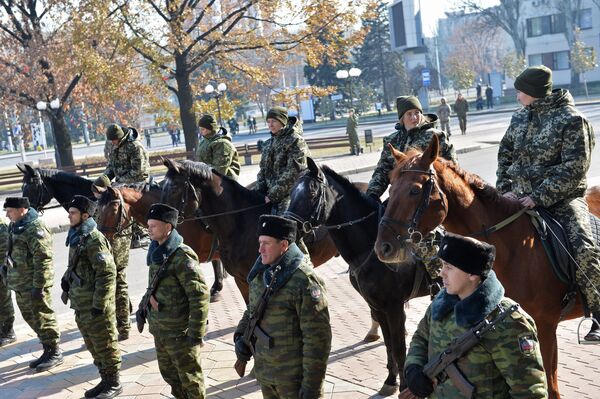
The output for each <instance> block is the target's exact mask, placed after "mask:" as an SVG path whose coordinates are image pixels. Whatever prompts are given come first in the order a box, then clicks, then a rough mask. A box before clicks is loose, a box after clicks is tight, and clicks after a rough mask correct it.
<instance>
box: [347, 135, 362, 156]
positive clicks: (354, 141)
mask: <svg viewBox="0 0 600 399" xmlns="http://www.w3.org/2000/svg"><path fill="white" fill-rule="evenodd" d="M348 141H349V142H350V151H354V150H355V149H356V147H358V148H359V149H360V140H359V139H358V134H357V133H356V132H350V133H349V134H348Z"/></svg>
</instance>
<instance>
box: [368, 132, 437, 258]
mask: <svg viewBox="0 0 600 399" xmlns="http://www.w3.org/2000/svg"><path fill="white" fill-rule="evenodd" d="M390 150H391V152H392V155H393V156H394V159H395V160H396V167H395V168H394V170H393V171H392V173H391V174H390V182H391V186H390V191H389V199H388V205H387V208H386V210H385V213H384V216H383V217H382V219H381V221H380V224H379V231H378V234H377V241H376V242H375V253H376V254H377V256H378V257H379V259H380V260H381V261H382V262H386V263H392V262H404V261H407V260H409V258H410V257H411V256H412V255H411V254H412V249H414V247H415V246H418V245H424V242H423V237H424V236H425V235H426V234H428V233H429V232H431V231H432V230H433V229H435V228H436V227H437V226H439V225H440V224H441V223H442V222H443V221H444V219H445V218H446V215H447V213H448V201H447V198H446V195H445V194H444V193H443V192H442V190H441V189H440V187H439V184H438V180H437V179H438V176H437V172H436V170H435V168H434V166H435V161H436V160H437V158H438V152H439V141H438V138H437V136H436V135H433V137H432V138H431V142H430V143H429V146H428V147H427V149H426V150H425V151H424V152H423V153H419V152H417V151H411V152H409V153H407V154H404V153H402V152H400V151H397V150H396V149H395V148H394V147H393V146H391V145H390Z"/></svg>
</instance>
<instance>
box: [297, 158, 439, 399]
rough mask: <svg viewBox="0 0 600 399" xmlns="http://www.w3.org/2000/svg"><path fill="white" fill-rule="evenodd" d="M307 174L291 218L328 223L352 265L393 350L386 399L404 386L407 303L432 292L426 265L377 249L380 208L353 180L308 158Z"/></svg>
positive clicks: (310, 224)
mask: <svg viewBox="0 0 600 399" xmlns="http://www.w3.org/2000/svg"><path fill="white" fill-rule="evenodd" d="M308 167H309V168H308V170H307V171H305V172H304V173H303V174H302V175H301V176H300V178H299V179H298V181H296V183H295V185H294V188H293V189H292V195H291V204H290V207H289V208H288V212H287V216H288V217H290V218H293V219H295V220H296V221H298V222H299V223H300V225H301V226H302V230H303V231H309V230H310V229H312V228H314V227H316V226H319V225H326V226H327V227H328V228H329V234H331V237H332V238H333V241H334V242H335V245H336V247H337V248H338V250H339V251H340V254H341V255H342V257H343V258H344V260H345V261H346V262H347V263H348V265H349V267H350V282H351V283H352V285H353V286H354V288H355V289H356V290H357V291H358V292H359V293H360V294H361V295H362V297H363V298H364V299H365V301H366V302H367V304H368V305H369V308H370V309H371V317H372V318H373V319H374V320H375V321H378V322H379V323H380V325H381V330H382V332H383V339H384V342H385V346H386V350H387V369H388V377H387V379H386V380H385V383H384V386H383V387H382V388H381V390H380V393H381V394H382V395H385V396H387V395H392V394H393V393H394V392H395V391H396V389H397V388H398V375H399V374H400V382H401V386H404V385H405V384H404V381H403V377H402V375H401V373H400V372H401V371H402V369H403V368H404V361H405V359H406V334H405V333H406V330H405V327H404V323H405V321H406V313H405V311H404V305H405V303H406V302H407V301H408V300H409V299H411V298H414V297H418V296H423V295H426V294H428V293H429V290H428V288H427V282H426V281H425V280H424V279H425V274H426V273H425V271H424V270H425V269H424V266H423V265H422V264H416V263H403V264H399V265H389V264H385V263H382V262H380V261H379V259H378V258H377V255H375V253H374V251H373V246H374V244H375V239H376V238H377V228H378V209H377V208H375V206H374V205H373V204H371V202H369V201H368V200H367V199H366V197H365V195H364V194H363V193H361V192H360V191H359V190H358V189H357V188H356V187H355V186H354V185H353V184H352V183H351V182H350V181H348V180H347V179H346V178H344V177H342V176H340V175H338V174H337V173H335V172H334V171H333V170H331V169H329V168H328V167H326V166H323V167H322V169H320V168H319V167H318V166H317V165H316V164H315V162H314V161H313V160H312V159H310V158H309V159H308Z"/></svg>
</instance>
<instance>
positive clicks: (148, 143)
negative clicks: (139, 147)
mask: <svg viewBox="0 0 600 399" xmlns="http://www.w3.org/2000/svg"><path fill="white" fill-rule="evenodd" d="M144 137H146V147H148V148H150V147H152V145H151V144H152V137H151V136H150V131H149V130H148V129H145V131H144Z"/></svg>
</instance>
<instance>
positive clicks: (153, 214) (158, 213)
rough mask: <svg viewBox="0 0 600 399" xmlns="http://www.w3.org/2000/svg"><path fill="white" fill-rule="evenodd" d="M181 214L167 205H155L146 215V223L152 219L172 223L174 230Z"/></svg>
mask: <svg viewBox="0 0 600 399" xmlns="http://www.w3.org/2000/svg"><path fill="white" fill-rule="evenodd" d="M178 217H179V212H178V211H177V209H175V208H173V207H172V206H169V205H167V204H154V205H152V206H151V207H150V209H149V210H148V213H147V214H146V221H148V220H150V219H154V220H160V221H161V222H165V223H170V224H171V226H173V228H175V227H177V218H178Z"/></svg>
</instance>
